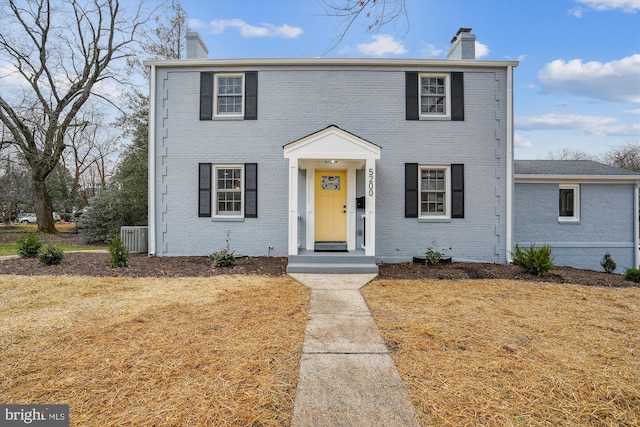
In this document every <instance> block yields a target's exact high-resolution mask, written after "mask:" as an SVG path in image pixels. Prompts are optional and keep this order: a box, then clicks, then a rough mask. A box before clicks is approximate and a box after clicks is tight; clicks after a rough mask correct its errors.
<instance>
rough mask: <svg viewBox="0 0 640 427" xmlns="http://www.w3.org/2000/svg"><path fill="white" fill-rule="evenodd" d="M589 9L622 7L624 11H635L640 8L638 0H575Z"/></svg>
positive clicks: (599, 9)
mask: <svg viewBox="0 0 640 427" xmlns="http://www.w3.org/2000/svg"><path fill="white" fill-rule="evenodd" d="M576 1H577V2H578V3H582V4H584V5H587V6H589V7H590V8H591V9H594V10H597V11H598V12H603V11H605V10H616V9H622V11H623V12H624V13H636V12H637V11H638V10H640V0H576Z"/></svg>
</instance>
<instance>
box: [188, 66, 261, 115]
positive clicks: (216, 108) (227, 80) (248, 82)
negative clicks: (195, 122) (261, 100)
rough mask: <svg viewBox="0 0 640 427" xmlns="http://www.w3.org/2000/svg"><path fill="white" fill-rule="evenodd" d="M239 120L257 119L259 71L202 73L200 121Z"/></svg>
mask: <svg viewBox="0 0 640 427" xmlns="http://www.w3.org/2000/svg"><path fill="white" fill-rule="evenodd" d="M238 119H240V120H242V119H244V120H257V119H258V72H257V71H245V72H243V73H215V72H211V71H203V72H201V73H200V120H238Z"/></svg>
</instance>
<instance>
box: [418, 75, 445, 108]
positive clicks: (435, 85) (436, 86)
mask: <svg viewBox="0 0 640 427" xmlns="http://www.w3.org/2000/svg"><path fill="white" fill-rule="evenodd" d="M449 87H450V85H449V76H448V75H447V74H420V115H421V116H440V117H449V115H450V113H449V112H450V111H451V107H450V105H451V97H450V95H449Z"/></svg>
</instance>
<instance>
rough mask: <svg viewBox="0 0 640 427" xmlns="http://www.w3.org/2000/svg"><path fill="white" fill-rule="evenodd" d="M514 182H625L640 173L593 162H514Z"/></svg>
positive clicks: (638, 176) (638, 177) (636, 177)
mask: <svg viewBox="0 0 640 427" xmlns="http://www.w3.org/2000/svg"><path fill="white" fill-rule="evenodd" d="M513 172H514V175H515V178H516V180H518V181H527V180H590V181H594V180H602V181H610V180H625V181H633V180H638V179H640V173H638V172H634V171H632V170H628V169H623V168H619V167H616V166H610V165H605V164H603V163H599V162H595V161H593V160H514V162H513Z"/></svg>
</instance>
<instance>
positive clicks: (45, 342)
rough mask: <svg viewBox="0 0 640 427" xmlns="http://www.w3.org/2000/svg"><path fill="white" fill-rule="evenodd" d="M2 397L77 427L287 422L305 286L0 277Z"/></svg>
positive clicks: (231, 280) (250, 280) (265, 281)
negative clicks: (55, 406) (61, 410)
mask: <svg viewBox="0 0 640 427" xmlns="http://www.w3.org/2000/svg"><path fill="white" fill-rule="evenodd" d="M0 294H2V295H3V298H2V300H0V360H2V364H0V377H1V378H2V381H0V402H47V403H67V404H69V405H70V421H71V425H72V426H79V425H101V426H121V425H217V426H236V425H261V426H281V425H289V424H290V422H291V411H292V409H293V401H294V394H295V387H296V383H297V378H298V365H299V363H300V357H301V352H302V350H301V349H302V341H303V337H304V330H305V326H306V323H307V312H308V301H309V295H310V292H309V290H308V289H307V288H306V287H304V286H302V285H300V284H298V283H297V282H295V281H294V280H293V279H290V278H288V277H278V278H267V277H256V276H220V277H207V278H188V279H187V278H182V279H167V278H162V279H154V278H145V279H127V278H86V277H82V278H79V277H69V276H51V277H26V276H0Z"/></svg>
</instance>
